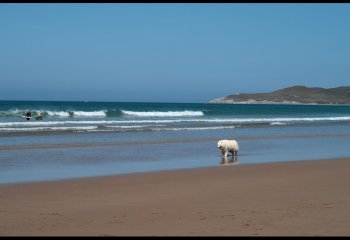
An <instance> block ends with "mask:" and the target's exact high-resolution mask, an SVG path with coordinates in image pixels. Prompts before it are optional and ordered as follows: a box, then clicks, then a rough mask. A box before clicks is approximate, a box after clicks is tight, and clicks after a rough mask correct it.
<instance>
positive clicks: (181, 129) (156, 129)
mask: <svg viewBox="0 0 350 240" xmlns="http://www.w3.org/2000/svg"><path fill="white" fill-rule="evenodd" d="M232 128H236V127H235V126H215V127H173V128H151V130H153V131H184V130H218V129H232Z"/></svg>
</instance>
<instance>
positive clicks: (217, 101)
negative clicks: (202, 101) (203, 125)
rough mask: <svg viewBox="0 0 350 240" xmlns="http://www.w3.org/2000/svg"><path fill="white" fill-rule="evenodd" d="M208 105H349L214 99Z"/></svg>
mask: <svg viewBox="0 0 350 240" xmlns="http://www.w3.org/2000/svg"><path fill="white" fill-rule="evenodd" d="M209 103H214V104H276V105H279V104H281V105H283V104H284V105H321V106H350V103H349V104H337V103H301V102H293V101H283V102H273V101H256V100H247V101H242V102H237V101H234V100H232V99H225V98H224V97H223V98H216V99H213V100H210V101H209Z"/></svg>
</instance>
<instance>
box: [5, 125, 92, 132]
mask: <svg viewBox="0 0 350 240" xmlns="http://www.w3.org/2000/svg"><path fill="white" fill-rule="evenodd" d="M94 129H97V127H96V126H85V127H24V128H0V132H6V131H49V130H55V131H66V130H94Z"/></svg>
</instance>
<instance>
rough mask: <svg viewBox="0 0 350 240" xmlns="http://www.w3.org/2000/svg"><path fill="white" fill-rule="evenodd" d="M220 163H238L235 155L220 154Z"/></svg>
mask: <svg viewBox="0 0 350 240" xmlns="http://www.w3.org/2000/svg"><path fill="white" fill-rule="evenodd" d="M219 163H220V165H237V164H238V163H239V161H238V156H237V155H231V156H228V157H226V156H222V157H221V159H220V162H219Z"/></svg>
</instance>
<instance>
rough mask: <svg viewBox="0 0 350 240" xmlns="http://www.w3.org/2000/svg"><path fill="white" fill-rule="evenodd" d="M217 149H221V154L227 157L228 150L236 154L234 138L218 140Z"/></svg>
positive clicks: (237, 147)
mask: <svg viewBox="0 0 350 240" xmlns="http://www.w3.org/2000/svg"><path fill="white" fill-rule="evenodd" d="M218 149H220V150H221V153H222V155H224V156H225V157H227V154H228V152H230V153H232V156H233V155H237V153H238V150H239V146H238V143H237V141H236V140H220V141H218Z"/></svg>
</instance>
